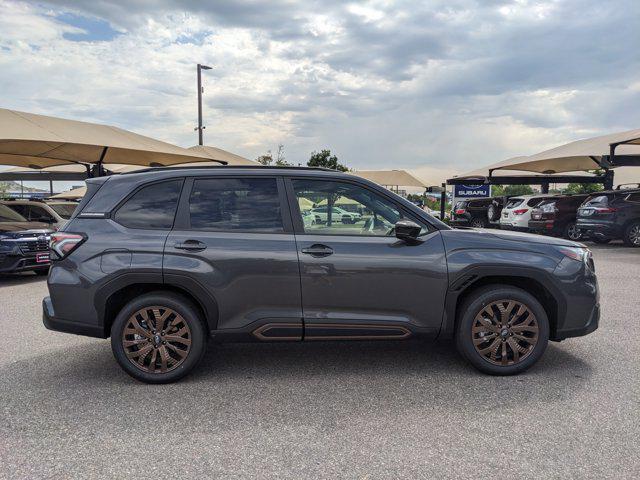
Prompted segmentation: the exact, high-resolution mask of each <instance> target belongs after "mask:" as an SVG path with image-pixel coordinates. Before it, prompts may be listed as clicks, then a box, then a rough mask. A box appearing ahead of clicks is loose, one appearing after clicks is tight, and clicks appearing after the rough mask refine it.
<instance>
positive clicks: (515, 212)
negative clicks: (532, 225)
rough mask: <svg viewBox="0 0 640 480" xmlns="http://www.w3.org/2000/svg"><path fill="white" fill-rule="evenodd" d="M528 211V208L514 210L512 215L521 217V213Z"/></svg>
mask: <svg viewBox="0 0 640 480" xmlns="http://www.w3.org/2000/svg"><path fill="white" fill-rule="evenodd" d="M528 211H529V209H528V208H519V209H518V210H514V211H513V214H514V215H522V214H523V213H527V212H528Z"/></svg>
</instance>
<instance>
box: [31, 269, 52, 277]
mask: <svg viewBox="0 0 640 480" xmlns="http://www.w3.org/2000/svg"><path fill="white" fill-rule="evenodd" d="M33 273H35V274H36V275H39V276H42V277H44V276H47V275H49V269H48V268H38V269H37V270H34V271H33Z"/></svg>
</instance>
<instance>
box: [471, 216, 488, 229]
mask: <svg viewBox="0 0 640 480" xmlns="http://www.w3.org/2000/svg"><path fill="white" fill-rule="evenodd" d="M469 225H471V226H472V227H473V228H485V227H486V226H487V222H486V220H485V219H484V218H477V217H476V218H472V219H471V223H470V224H469Z"/></svg>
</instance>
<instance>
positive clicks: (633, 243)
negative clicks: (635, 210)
mask: <svg viewBox="0 0 640 480" xmlns="http://www.w3.org/2000/svg"><path fill="white" fill-rule="evenodd" d="M622 241H623V242H624V244H625V245H626V246H627V247H636V248H637V247H640V220H634V221H633V222H631V223H630V224H629V225H627V228H625V229H624V235H623V236H622Z"/></svg>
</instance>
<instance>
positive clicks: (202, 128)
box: [194, 63, 211, 145]
mask: <svg viewBox="0 0 640 480" xmlns="http://www.w3.org/2000/svg"><path fill="white" fill-rule="evenodd" d="M202 70H211V67H207V66H206V65H202V64H200V63H199V64H198V126H197V127H196V128H194V130H197V131H198V145H203V142H202V130H204V126H203V125H202V74H201V73H200V72H202Z"/></svg>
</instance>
